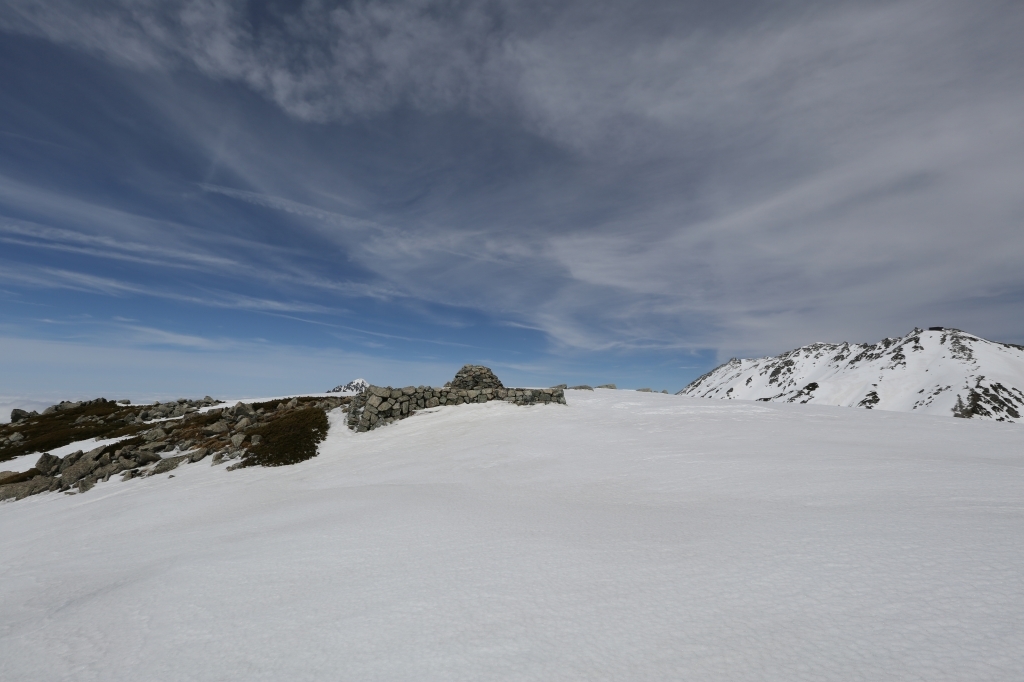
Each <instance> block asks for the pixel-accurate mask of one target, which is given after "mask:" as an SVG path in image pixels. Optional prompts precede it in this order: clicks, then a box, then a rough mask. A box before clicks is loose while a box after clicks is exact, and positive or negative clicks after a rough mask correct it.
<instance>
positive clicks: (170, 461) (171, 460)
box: [149, 455, 188, 476]
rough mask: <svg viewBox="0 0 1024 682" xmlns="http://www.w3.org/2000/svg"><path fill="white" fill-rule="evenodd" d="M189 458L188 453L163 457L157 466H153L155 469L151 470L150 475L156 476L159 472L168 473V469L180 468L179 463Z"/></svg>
mask: <svg viewBox="0 0 1024 682" xmlns="http://www.w3.org/2000/svg"><path fill="white" fill-rule="evenodd" d="M187 459H188V455H178V456H177V457H168V458H167V459H162V460H160V462H159V463H158V464H157V465H156V466H155V467H153V470H152V471H150V472H149V475H150V476H156V475H157V474H166V473H167V472H168V471H174V470H175V469H177V468H178V465H179V464H181V463H182V462H184V461H185V460H187Z"/></svg>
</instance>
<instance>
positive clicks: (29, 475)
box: [0, 469, 42, 485]
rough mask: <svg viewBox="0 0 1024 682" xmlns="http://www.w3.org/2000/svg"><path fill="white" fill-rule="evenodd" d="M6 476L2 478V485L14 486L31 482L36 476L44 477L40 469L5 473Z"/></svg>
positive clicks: (0, 482) (0, 478) (0, 479)
mask: <svg viewBox="0 0 1024 682" xmlns="http://www.w3.org/2000/svg"><path fill="white" fill-rule="evenodd" d="M4 474H5V475H3V476H0V485H14V484H15V483H24V482H25V481H30V480H32V479H33V478H35V477H36V476H40V475H42V472H41V471H39V469H29V470H28V471H5V472H4Z"/></svg>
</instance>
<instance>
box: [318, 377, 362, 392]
mask: <svg viewBox="0 0 1024 682" xmlns="http://www.w3.org/2000/svg"><path fill="white" fill-rule="evenodd" d="M369 385H370V384H369V382H367V381H366V379H353V380H352V381H350V382H348V383H347V384H341V385H340V386H335V387H334V388H332V389H331V390H329V391H327V392H328V393H362V392H363V391H365V390H366V387H367V386H369Z"/></svg>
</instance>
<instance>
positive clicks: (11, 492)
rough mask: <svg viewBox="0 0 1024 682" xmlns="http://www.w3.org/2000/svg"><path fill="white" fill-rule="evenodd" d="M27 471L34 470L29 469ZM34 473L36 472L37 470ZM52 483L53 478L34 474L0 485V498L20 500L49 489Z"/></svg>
mask: <svg viewBox="0 0 1024 682" xmlns="http://www.w3.org/2000/svg"><path fill="white" fill-rule="evenodd" d="M29 471H35V470H34V469H30V470H29ZM25 473H28V472H25ZM36 473H37V474H38V472H36ZM52 483H53V479H52V478H50V477H49V476H42V475H36V476H34V477H33V478H31V479H29V480H26V481H21V482H18V483H10V484H7V485H0V500H12V499H13V500H22V499H24V498H26V497H28V496H29V495H35V494H36V493H41V492H44V491H46V490H49V489H50V485H51V484H52Z"/></svg>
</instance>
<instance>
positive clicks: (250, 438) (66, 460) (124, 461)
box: [0, 397, 351, 500]
mask: <svg viewBox="0 0 1024 682" xmlns="http://www.w3.org/2000/svg"><path fill="white" fill-rule="evenodd" d="M350 400H351V399H350V398H348V397H330V398H293V399H291V400H289V401H288V402H287V403H273V404H271V403H258V404H254V405H249V404H245V403H237V404H236V405H234V406H232V407H228V408H214V409H212V410H208V411H206V412H199V411H198V410H191V411H188V410H187V408H186V411H184V414H182V416H181V417H180V418H178V419H177V420H173V419H171V420H166V421H161V422H158V423H157V424H145V423H143V424H141V425H140V426H139V427H138V429H137V430H135V431H133V435H132V436H131V437H129V438H126V439H124V440H121V441H120V442H117V443H113V444H111V445H106V446H102V447H98V448H95V449H93V450H90V451H88V452H83V451H81V450H79V451H77V452H74V453H71V454H70V455H67V456H66V457H63V458H61V457H57V456H55V455H52V454H50V453H43V454H42V455H41V456H40V457H39V460H38V461H37V462H36V465H35V467H34V468H32V469H30V470H29V471H26V472H22V473H10V472H8V473H7V474H5V475H4V476H3V477H0V500H9V499H14V500H20V499H22V498H24V497H27V496H29V495H35V494H37V493H41V492H45V491H53V492H56V491H63V492H66V493H69V494H75V493H83V492H86V491H88V490H90V489H91V488H92V487H93V486H95V485H96V484H97V483H98V482H100V481H106V480H109V479H110V477H111V476H113V475H115V474H121V476H122V480H129V479H132V478H136V477H139V476H155V475H159V474H164V473H168V472H170V471H173V470H174V469H176V468H177V467H178V466H180V465H182V464H185V463H186V462H198V461H201V460H202V459H204V458H206V457H207V456H208V455H209V454H211V453H212V454H213V455H214V458H213V463H214V464H218V463H220V462H222V461H226V460H231V459H238V458H240V457H243V456H245V455H246V453H247V452H248V451H249V449H251V448H253V447H256V446H257V445H258V444H259V443H260V439H261V435H260V434H259V433H254V432H266V429H267V428H268V427H271V426H272V425H273V424H275V423H278V422H281V421H282V420H284V421H285V422H286V421H287V419H285V418H287V417H288V416H289V415H292V414H294V413H296V412H302V411H309V410H311V409H318V410H322V412H319V414H320V415H321V416H322V415H323V413H324V412H326V411H328V410H331V409H334V408H336V407H341V406H343V405H346V404H347V403H348V402H349V401H350ZM62 404H63V405H67V404H70V403H62ZM184 404H185V403H174V404H173V407H171V409H170V410H166V411H167V412H170V413H174V412H175V411H181V410H180V405H184ZM97 405H98V407H97ZM109 405H110V404H109V403H106V401H104V403H101V404H99V403H98V404H96V405H94V407H97V409H99V408H103V409H106V408H107V407H109ZM161 407H162V406H159V405H157V406H152V407H150V408H147V409H146V410H145V411H146V412H147V413H150V414H153V413H156V414H160V413H162V412H164V411H165V410H163V409H160V408H161ZM75 409H83V406H82V405H79V406H78V408H61V407H59V406H57V408H56V409H54V410H51V411H50V412H49V413H48V414H45V415H40V416H39V417H38V419H39V420H40V421H39V423H38V424H36V425H35V427H34V428H36V430H37V431H44V430H45V429H44V428H43V427H44V426H45V425H46V424H47V423H48V422H52V424H53V426H54V428H57V429H64V428H65V427H66V420H62V419H61V416H60V415H61V413H62V412H68V411H69V410H75ZM75 414H77V413H75V412H71V415H72V416H74V415H75ZM122 425H123V422H122ZM73 432H74V431H73ZM40 438H42V436H40ZM175 453H180V454H175ZM162 454H165V455H166V456H162Z"/></svg>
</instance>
